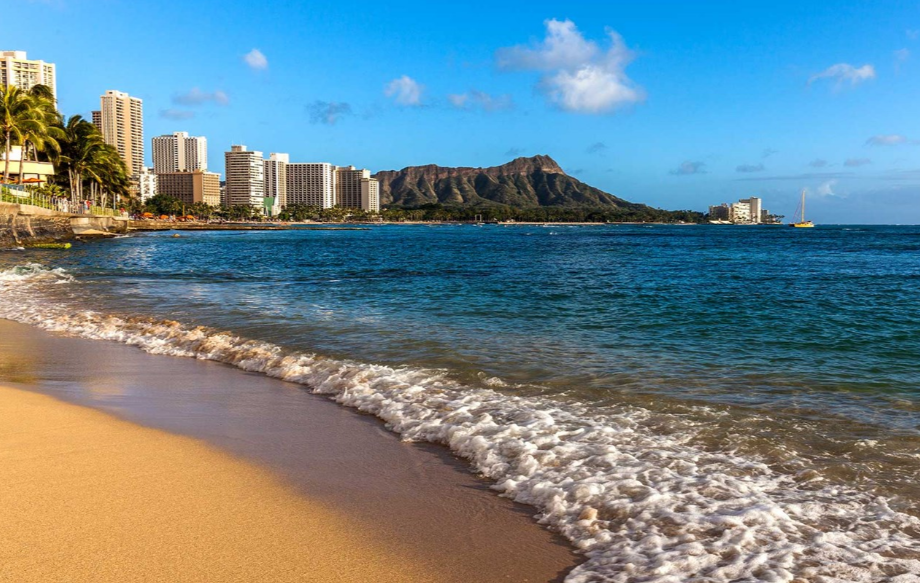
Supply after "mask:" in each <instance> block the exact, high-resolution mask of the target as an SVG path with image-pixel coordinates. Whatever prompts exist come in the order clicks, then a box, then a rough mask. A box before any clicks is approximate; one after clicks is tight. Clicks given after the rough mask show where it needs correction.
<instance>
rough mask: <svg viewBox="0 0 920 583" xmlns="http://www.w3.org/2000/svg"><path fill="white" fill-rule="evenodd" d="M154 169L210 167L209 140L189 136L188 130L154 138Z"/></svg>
mask: <svg viewBox="0 0 920 583" xmlns="http://www.w3.org/2000/svg"><path fill="white" fill-rule="evenodd" d="M152 143H153V171H154V172H156V173H157V174H161V173H165V172H194V171H195V170H201V171H202V172H206V171H207V169H208V140H207V138H204V137H200V136H199V137H196V136H189V135H188V132H175V133H173V134H172V135H171V136H157V137H155V138H153V140H152Z"/></svg>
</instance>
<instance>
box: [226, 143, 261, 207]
mask: <svg viewBox="0 0 920 583" xmlns="http://www.w3.org/2000/svg"><path fill="white" fill-rule="evenodd" d="M224 161H225V162H226V172H227V185H226V190H225V195H224V200H222V201H221V202H222V203H223V204H225V205H227V206H236V205H247V206H251V207H253V208H257V209H261V208H262V205H263V204H264V203H265V165H264V160H262V152H258V151H255V150H247V149H246V146H243V145H234V146H231V147H230V151H229V152H224Z"/></svg>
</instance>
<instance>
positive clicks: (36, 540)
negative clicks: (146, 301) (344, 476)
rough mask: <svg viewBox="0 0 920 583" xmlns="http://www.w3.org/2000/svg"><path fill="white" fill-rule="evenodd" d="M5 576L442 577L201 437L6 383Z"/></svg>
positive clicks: (1, 513) (0, 575)
mask: <svg viewBox="0 0 920 583" xmlns="http://www.w3.org/2000/svg"><path fill="white" fill-rule="evenodd" d="M0 419H2V420H3V422H2V423H0V468H2V471H0V474H2V480H0V524H2V525H3V526H2V535H0V580H4V581H22V582H25V581H329V582H333V581H394V582H395V581H437V580H438V579H439V578H438V576H437V575H436V574H435V573H428V572H424V571H423V570H422V569H420V568H418V566H417V562H415V561H413V560H412V557H406V556H399V555H396V554H393V553H391V552H389V549H386V548H384V547H382V546H381V545H379V544H376V543H375V542H374V541H373V540H370V538H369V537H368V536H367V534H366V530H365V529H363V528H362V526H361V525H360V524H358V523H356V522H354V521H351V520H347V519H345V518H343V517H342V516H340V515H338V514H336V513H335V512H333V511H331V510H330V509H327V508H325V507H324V506H323V505H322V504H319V503H316V502H311V501H308V500H307V499H305V498H304V497H302V496H299V495H297V494H296V493H295V492H292V491H291V489H290V488H289V487H287V486H285V485H282V484H281V483H280V482H279V481H278V480H276V479H275V478H274V477H273V476H271V475H269V474H268V472H266V471H265V470H262V469H260V468H258V467H255V466H253V465H250V464H247V463H244V462H242V461H239V460H237V459H234V458H232V457H231V456H229V455H227V454H224V453H222V452H219V451H217V450H216V449H214V448H212V447H209V446H207V445H205V444H203V443H201V442H199V441H197V440H193V439H190V438H186V437H180V436H175V435H170V434H168V433H166V432H163V431H158V430H155V429H148V428H144V427H139V426H136V425H133V424H130V423H127V422H124V421H120V420H118V419H115V418H113V417H111V416H109V415H106V414H104V413H100V412H97V411H94V410H91V409H87V408H84V407H78V406H75V405H70V404H67V403H62V402H60V401H57V400H55V399H53V398H51V397H47V396H44V395H39V394H34V393H29V392H25V391H21V390H16V389H10V388H7V387H0Z"/></svg>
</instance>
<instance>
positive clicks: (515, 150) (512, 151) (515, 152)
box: [505, 148, 524, 158]
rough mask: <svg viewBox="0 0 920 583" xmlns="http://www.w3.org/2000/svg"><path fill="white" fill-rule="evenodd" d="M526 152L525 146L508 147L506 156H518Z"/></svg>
mask: <svg viewBox="0 0 920 583" xmlns="http://www.w3.org/2000/svg"><path fill="white" fill-rule="evenodd" d="M523 153H524V149H523V148H508V151H507V152H505V156H511V157H513V158H514V157H517V156H520V155H521V154H523Z"/></svg>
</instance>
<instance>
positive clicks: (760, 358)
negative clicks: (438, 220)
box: [0, 225, 920, 583]
mask: <svg viewBox="0 0 920 583" xmlns="http://www.w3.org/2000/svg"><path fill="white" fill-rule="evenodd" d="M0 317H5V318H9V319H14V320H17V321H22V322H27V323H31V324H34V325H37V326H41V327H43V328H46V329H50V330H55V331H59V332H62V333H67V334H74V335H79V336H85V337H90V338H98V339H107V340H115V341H120V342H125V343H128V344H132V345H136V346H138V347H140V348H142V349H144V350H148V351H150V352H155V353H162V354H173V355H176V356H182V357H193V358H202V359H211V360H217V361H220V362H225V363H228V364H233V365H235V366H238V367H240V368H242V369H244V370H248V371H257V372H262V373H264V374H267V375H270V376H274V377H278V378H283V379H286V380H290V381H294V382H299V383H301V384H303V385H304V387H305V389H307V390H312V391H315V392H318V393H323V394H328V395H329V396H330V398H333V399H335V400H336V401H338V402H339V403H341V404H343V405H345V406H349V407H355V408H357V409H360V410H361V411H364V412H366V413H371V414H374V415H377V416H379V417H381V418H382V419H383V420H384V421H385V422H386V423H387V425H388V427H389V428H391V429H392V430H393V431H396V432H398V433H400V434H401V435H402V436H403V438H404V439H408V440H420V441H429V442H434V443H440V444H444V445H446V446H447V447H450V448H451V449H452V450H453V451H454V452H455V453H456V454H457V455H459V456H462V457H464V458H466V459H467V460H469V463H470V465H471V467H472V469H473V470H474V471H477V472H479V473H481V474H483V475H484V476H487V477H489V478H490V479H492V480H493V481H494V484H495V486H494V487H495V489H496V491H497V492H499V493H501V494H502V495H505V496H509V497H512V498H514V499H516V500H518V501H521V502H525V503H528V504H532V505H533V506H534V507H535V513H536V514H537V515H538V520H539V521H540V522H541V523H543V524H545V525H547V526H548V527H550V528H553V529H555V530H556V531H558V532H560V533H562V534H563V535H564V536H566V537H567V538H568V539H569V540H571V541H572V543H573V544H574V545H575V546H576V547H577V548H578V549H580V550H581V551H582V552H583V553H584V554H585V556H586V561H585V562H584V564H582V565H581V566H580V567H578V568H577V569H576V570H575V571H573V572H572V573H571V574H570V575H569V577H568V581H571V582H588V581H612V582H622V583H626V582H633V581H653V582H658V583H675V582H679V581H700V582H702V581H706V582H721V581H725V582H728V581H796V582H806V581H808V582H811V581H814V582H838V581H858V582H863V581H879V582H880V581H893V582H896V583H905V582H917V581H920V518H918V517H920V483H918V477H920V227H895V226H891V227H879V226H872V227H869V226H866V227H861V226H847V227H843V226H841V227H835V226H822V227H818V228H815V229H810V230H800V229H789V228H786V227H720V226H664V225H654V226H651V225H650V226H623V225H598V226H592V227H565V226H546V227H537V226H509V227H501V226H483V227H477V226H471V225H465V226H452V225H445V226H394V225H381V226H373V227H369V228H367V229H364V230H349V231H340V230H302V231H269V232H202V233H183V234H182V236H181V237H178V238H174V237H172V236H171V234H169V233H152V234H140V235H136V236H131V237H127V238H121V239H116V240H110V241H101V242H96V243H90V244H84V245H79V246H76V247H75V248H73V249H71V250H70V251H66V252H61V251H38V250H29V251H9V252H4V253H0Z"/></svg>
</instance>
